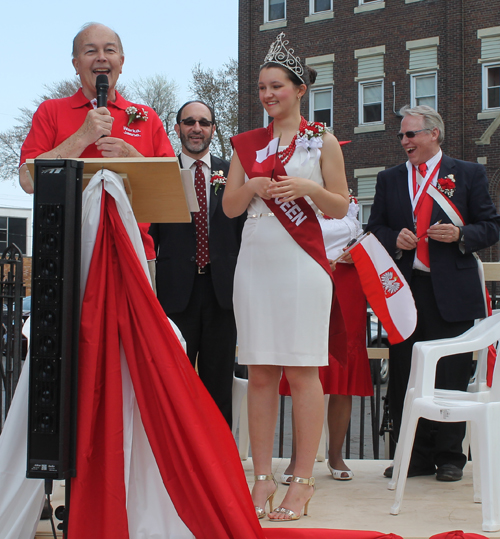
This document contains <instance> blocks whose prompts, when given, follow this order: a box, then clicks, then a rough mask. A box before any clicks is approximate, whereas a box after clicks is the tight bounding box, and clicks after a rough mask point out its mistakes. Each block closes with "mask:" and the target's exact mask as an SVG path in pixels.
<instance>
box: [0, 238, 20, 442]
mask: <svg viewBox="0 0 500 539" xmlns="http://www.w3.org/2000/svg"><path fill="white" fill-rule="evenodd" d="M23 291H24V287H23V255H22V253H21V250H20V249H19V248H18V247H17V245H15V244H11V245H10V246H9V247H7V249H6V250H5V251H4V252H3V253H2V256H1V258H0V301H1V304H2V315H1V316H2V326H1V339H0V384H1V386H0V387H1V398H0V432H1V431H2V428H3V424H4V422H5V418H6V417H7V413H8V411H9V408H10V404H11V402H12V398H13V396H14V391H15V389H16V386H17V382H18V380H19V376H20V374H21V362H22V360H23V359H24V357H22V334H21V329H22V324H23V320H22V307H23V303H22V298H23Z"/></svg>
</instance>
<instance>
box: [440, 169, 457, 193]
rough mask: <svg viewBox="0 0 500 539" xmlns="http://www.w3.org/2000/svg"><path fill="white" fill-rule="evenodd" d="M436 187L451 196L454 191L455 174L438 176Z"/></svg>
mask: <svg viewBox="0 0 500 539" xmlns="http://www.w3.org/2000/svg"><path fill="white" fill-rule="evenodd" d="M437 188H438V189H439V190H440V191H441V193H444V194H445V195H446V196H448V197H450V198H451V197H452V196H453V193H454V192H455V176H453V174H448V176H445V177H444V178H439V180H438V181H437Z"/></svg>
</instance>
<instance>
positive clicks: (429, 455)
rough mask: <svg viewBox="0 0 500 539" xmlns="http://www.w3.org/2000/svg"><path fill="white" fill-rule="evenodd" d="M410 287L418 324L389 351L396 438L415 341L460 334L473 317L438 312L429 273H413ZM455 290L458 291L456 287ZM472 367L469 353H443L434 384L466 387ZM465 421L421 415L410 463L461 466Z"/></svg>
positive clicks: (417, 466)
mask: <svg viewBox="0 0 500 539" xmlns="http://www.w3.org/2000/svg"><path fill="white" fill-rule="evenodd" d="M411 289H412V292H413V297H414V299H415V304H416V307H417V316H418V319H417V328H416V330H415V332H414V333H413V335H412V336H411V337H410V338H409V339H407V340H406V341H404V342H402V343H400V344H397V345H393V346H391V347H390V351H389V387H388V396H389V411H390V414H391V417H392V421H393V426H394V435H395V440H396V441H397V439H398V437H399V431H400V428H401V417H402V414H403V404H404V398H405V394H406V388H407V385H408V378H409V376H410V368H411V353H412V348H413V344H414V343H416V342H417V341H430V340H434V339H443V338H448V337H456V336H457V335H461V334H462V333H464V332H465V331H467V330H468V329H469V328H471V327H472V325H473V323H474V321H473V320H467V321H463V322H447V321H446V320H444V319H443V318H442V317H441V315H440V314H439V309H438V306H437V304H436V300H435V298H434V291H433V289H432V282H431V278H430V276H421V275H415V274H414V275H413V276H412V281H411ZM457 294H460V291H459V290H457ZM471 370H472V354H457V355H453V356H446V357H444V358H442V359H440V360H439V363H438V365H437V371H436V388H438V389H458V390H462V391H465V390H466V389H467V385H468V383H469V379H470V376H471ZM464 436H465V423H439V422H434V421H429V420H427V419H420V421H419V423H418V427H417V432H416V434H415V443H414V445H413V452H412V457H411V464H410V465H411V467H412V468H414V469H419V470H427V469H429V468H431V467H433V466H434V465H436V466H438V467H439V466H442V465H443V464H454V465H455V466H458V467H459V468H463V467H464V466H465V463H466V461H467V458H466V456H465V455H464V454H463V453H462V441H463V438H464Z"/></svg>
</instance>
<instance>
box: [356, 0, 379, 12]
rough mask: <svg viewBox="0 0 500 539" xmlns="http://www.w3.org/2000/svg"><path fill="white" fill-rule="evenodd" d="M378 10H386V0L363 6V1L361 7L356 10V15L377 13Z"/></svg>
mask: <svg viewBox="0 0 500 539" xmlns="http://www.w3.org/2000/svg"><path fill="white" fill-rule="evenodd" d="M377 9H385V2H384V0H377V1H376V2H370V3H369V4H363V0H359V5H358V6H356V7H355V8H354V13H366V12H367V11H376V10H377Z"/></svg>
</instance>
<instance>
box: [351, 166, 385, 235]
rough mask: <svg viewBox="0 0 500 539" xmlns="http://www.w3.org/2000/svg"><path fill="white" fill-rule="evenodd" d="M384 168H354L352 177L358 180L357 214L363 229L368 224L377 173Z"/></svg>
mask: <svg viewBox="0 0 500 539" xmlns="http://www.w3.org/2000/svg"><path fill="white" fill-rule="evenodd" d="M381 170H384V167H372V168H362V169H355V170H354V177H355V178H357V180H358V195H357V197H356V198H357V199H358V204H359V214H358V220H359V222H360V223H361V225H362V227H363V230H364V229H365V228H366V225H367V224H368V219H369V218H370V212H371V209H372V205H373V198H374V197H375V186H376V184H377V174H378V173H379V172H380V171H381Z"/></svg>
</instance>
